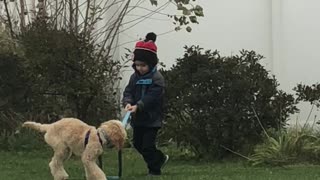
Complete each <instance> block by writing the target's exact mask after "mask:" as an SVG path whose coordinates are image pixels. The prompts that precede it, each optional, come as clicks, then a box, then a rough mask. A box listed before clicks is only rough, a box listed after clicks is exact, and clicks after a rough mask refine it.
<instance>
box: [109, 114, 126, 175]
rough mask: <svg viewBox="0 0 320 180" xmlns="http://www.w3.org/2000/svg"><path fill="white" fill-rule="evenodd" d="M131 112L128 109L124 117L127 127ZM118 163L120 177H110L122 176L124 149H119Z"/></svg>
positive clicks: (123, 124)
mask: <svg viewBox="0 0 320 180" xmlns="http://www.w3.org/2000/svg"><path fill="white" fill-rule="evenodd" d="M130 115H131V112H130V111H128V112H127V113H126V115H125V116H124V118H123V119H122V126H123V127H124V128H126V126H127V125H128V122H129V119H130ZM118 165H119V169H118V170H119V171H118V177H108V179H120V178H121V176H122V150H120V151H118Z"/></svg>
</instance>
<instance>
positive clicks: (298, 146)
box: [250, 126, 320, 166]
mask: <svg viewBox="0 0 320 180" xmlns="http://www.w3.org/2000/svg"><path fill="white" fill-rule="evenodd" d="M268 134H269V135H267V136H265V139H264V142H263V143H262V144H259V145H257V146H256V147H255V149H254V153H253V155H251V157H250V162H251V163H252V164H253V165H262V164H267V165H272V166H281V165H287V164H294V163H302V162H308V163H319V160H320V136H319V132H318V131H316V130H315V129H314V128H313V127H310V126H304V127H303V128H300V127H298V126H296V127H292V128H289V129H288V130H283V131H273V132H271V133H268Z"/></svg>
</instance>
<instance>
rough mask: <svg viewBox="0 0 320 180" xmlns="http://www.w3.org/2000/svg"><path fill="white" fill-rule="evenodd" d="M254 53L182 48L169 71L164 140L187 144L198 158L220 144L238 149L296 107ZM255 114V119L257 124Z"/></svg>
mask: <svg viewBox="0 0 320 180" xmlns="http://www.w3.org/2000/svg"><path fill="white" fill-rule="evenodd" d="M262 58H263V57H262V56H261V55H259V54H256V53H255V52H254V51H246V50H242V51H241V52H240V55H233V56H230V57H221V56H220V54H219V53H218V52H217V51H214V52H212V51H210V50H208V51H205V52H204V51H203V49H201V48H199V47H196V46H192V47H186V52H185V54H184V56H183V57H182V58H180V59H178V60H177V64H176V65H174V66H173V67H172V68H171V69H170V70H163V74H164V76H165V79H166V81H167V90H166V93H167V95H166V97H167V102H166V126H167V127H166V128H165V130H166V132H165V133H164V135H165V136H166V137H164V138H166V139H170V138H173V139H174V140H175V141H176V142H177V143H178V145H180V146H183V147H190V148H191V150H192V151H193V152H194V153H195V154H197V155H198V156H200V157H201V156H211V157H215V158H221V157H224V156H225V155H227V153H226V150H225V149H223V148H221V146H223V147H227V148H229V149H232V150H235V151H240V150H242V149H243V148H244V147H245V146H248V145H249V146H251V145H253V144H256V143H258V142H260V141H261V139H262V136H261V132H262V128H261V126H263V127H264V128H275V129H279V128H281V127H283V126H284V125H285V124H286V120H287V118H288V116H289V114H290V113H294V112H295V111H297V109H296V107H295V101H294V98H293V96H292V95H290V94H287V93H284V92H283V91H280V90H278V89H277V87H278V83H277V81H276V79H275V78H274V77H272V76H270V75H269V74H268V71H267V70H266V69H265V68H264V67H263V66H262V65H261V64H260V63H259V61H260V60H261V59H262ZM257 118H259V119H260V120H261V125H260V124H259V121H257Z"/></svg>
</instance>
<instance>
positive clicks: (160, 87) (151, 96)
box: [137, 76, 164, 111]
mask: <svg viewBox="0 0 320 180" xmlns="http://www.w3.org/2000/svg"><path fill="white" fill-rule="evenodd" d="M163 94H164V79H163V77H162V76H161V77H160V78H157V79H156V80H155V81H154V83H153V84H151V86H150V87H149V89H148V91H147V93H146V94H145V95H144V97H143V98H142V99H141V100H139V101H138V102H137V105H138V110H139V111H150V110H152V109H153V108H154V107H155V106H158V105H159V104H161V102H162V98H163Z"/></svg>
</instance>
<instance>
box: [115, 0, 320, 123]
mask: <svg viewBox="0 0 320 180" xmlns="http://www.w3.org/2000/svg"><path fill="white" fill-rule="evenodd" d="M147 3H148V2H147ZM198 3H199V4H200V5H202V6H203V7H204V10H205V17H204V18H202V19H201V20H200V24H199V25H195V26H193V31H192V33H187V32H185V31H184V30H182V31H180V32H171V33H168V34H165V35H160V36H159V37H158V40H157V45H158V49H159V52H158V55H159V58H160V61H162V62H164V63H165V64H166V65H167V66H169V67H170V66H171V65H172V64H174V63H175V59H176V58H178V57H181V56H182V55H183V48H182V47H183V46H184V45H200V46H201V47H203V48H205V49H217V50H219V51H220V52H221V54H222V55H230V54H237V53H238V52H239V50H241V49H247V50H255V51H256V52H258V53H260V54H262V55H264V56H265V57H266V59H265V60H264V61H263V64H265V66H266V68H267V69H268V70H270V71H271V72H272V73H273V74H275V75H276V78H277V79H278V80H279V82H280V88H281V89H283V90H285V91H286V92H289V93H293V91H292V88H293V87H294V86H296V84H297V83H300V82H302V83H306V84H312V83H316V82H318V81H319V78H320V72H319V71H318V68H319V66H320V53H317V50H318V49H319V47H320V46H319V44H320V35H319V33H320V21H319V19H320V11H319V10H320V1H318V0H198ZM144 5H145V6H149V5H148V4H144ZM149 7H150V6H149ZM174 11H175V9H174V7H172V6H169V7H168V8H167V10H166V11H165V12H169V13H170V12H174ZM134 13H135V14H146V11H144V10H138V11H136V12H134ZM152 18H156V20H155V19H150V20H145V21H143V22H141V23H140V24H137V25H136V26H135V27H133V28H131V29H130V30H128V31H126V32H125V33H126V34H125V35H122V36H121V38H120V44H122V43H125V42H128V41H134V40H135V39H138V38H143V37H144V36H145V34H146V33H148V32H150V31H154V32H155V33H157V34H161V33H163V32H167V31H170V30H171V29H173V28H174V26H173V25H171V22H170V21H168V20H163V19H166V17H165V16H163V15H154V16H152ZM159 19H162V20H159ZM122 47H128V48H131V49H132V48H133V47H134V43H133V42H132V43H128V44H126V45H124V46H122ZM130 73H131V71H129V72H126V73H125V76H126V77H128V76H129V74H130ZM125 81H126V79H125ZM300 108H301V111H302V112H301V114H300V115H299V118H300V121H302V122H303V121H304V120H305V119H306V117H307V116H308V113H309V112H308V111H309V109H310V107H309V106H308V105H307V103H305V104H303V105H300ZM313 116H314V114H312V115H311V117H313ZM292 119H293V120H294V121H295V119H296V116H292ZM302 122H301V123H302Z"/></svg>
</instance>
